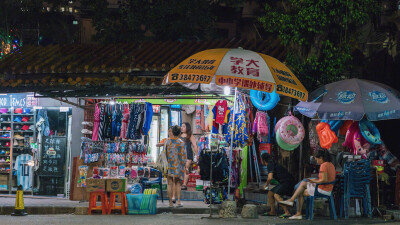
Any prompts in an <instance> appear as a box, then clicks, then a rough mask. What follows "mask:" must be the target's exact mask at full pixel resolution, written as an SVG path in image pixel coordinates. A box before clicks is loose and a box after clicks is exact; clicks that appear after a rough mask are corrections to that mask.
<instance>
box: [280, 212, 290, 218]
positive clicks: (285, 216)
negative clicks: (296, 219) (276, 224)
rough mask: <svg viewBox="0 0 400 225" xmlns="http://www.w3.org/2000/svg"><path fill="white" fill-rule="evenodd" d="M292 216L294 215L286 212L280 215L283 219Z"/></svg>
mask: <svg viewBox="0 0 400 225" xmlns="http://www.w3.org/2000/svg"><path fill="white" fill-rule="evenodd" d="M291 216H292V215H286V214H285V213H284V214H282V215H280V216H279V218H281V219H286V218H289V217H291Z"/></svg>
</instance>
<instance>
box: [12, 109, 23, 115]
mask: <svg viewBox="0 0 400 225" xmlns="http://www.w3.org/2000/svg"><path fill="white" fill-rule="evenodd" d="M22 112H23V110H22V108H16V109H15V110H14V113H15V114H21V113H22Z"/></svg>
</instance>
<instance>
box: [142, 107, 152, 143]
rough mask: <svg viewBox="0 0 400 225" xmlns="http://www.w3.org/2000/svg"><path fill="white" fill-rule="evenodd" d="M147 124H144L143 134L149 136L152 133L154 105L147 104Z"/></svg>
mask: <svg viewBox="0 0 400 225" xmlns="http://www.w3.org/2000/svg"><path fill="white" fill-rule="evenodd" d="M145 107H146V113H145V118H144V120H145V122H144V124H143V134H144V135H148V134H149V131H150V126H151V121H152V120H153V104H151V103H149V102H146V105H145Z"/></svg>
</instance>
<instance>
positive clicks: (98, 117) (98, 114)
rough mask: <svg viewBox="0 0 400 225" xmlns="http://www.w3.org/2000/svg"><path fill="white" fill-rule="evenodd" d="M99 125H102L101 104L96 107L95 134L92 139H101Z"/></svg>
mask: <svg viewBox="0 0 400 225" xmlns="http://www.w3.org/2000/svg"><path fill="white" fill-rule="evenodd" d="M99 125H100V108H99V104H96V105H95V107H94V124H93V135H92V140H93V141H97V140H98V139H99Z"/></svg>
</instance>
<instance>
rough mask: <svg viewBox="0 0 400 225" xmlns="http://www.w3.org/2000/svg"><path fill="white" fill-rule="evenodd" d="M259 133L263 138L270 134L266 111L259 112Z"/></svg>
mask: <svg viewBox="0 0 400 225" xmlns="http://www.w3.org/2000/svg"><path fill="white" fill-rule="evenodd" d="M256 116H257V117H258V118H257V135H258V138H260V139H261V136H267V135H268V123H267V115H266V114H265V113H264V112H257V115H256Z"/></svg>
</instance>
